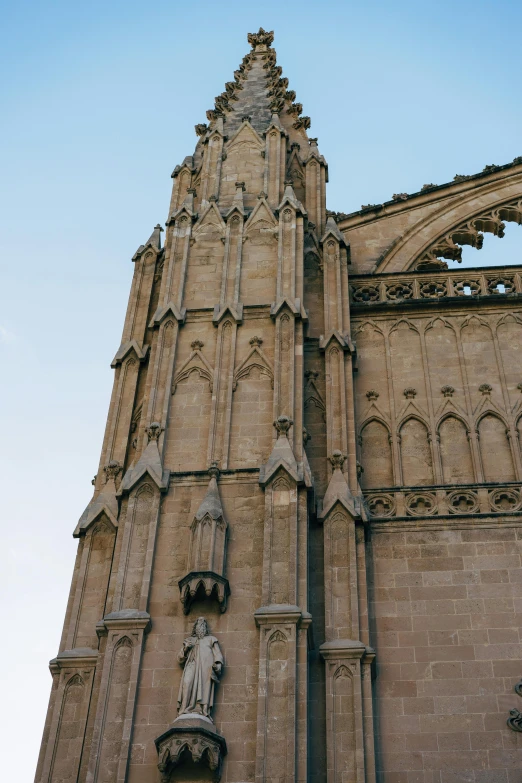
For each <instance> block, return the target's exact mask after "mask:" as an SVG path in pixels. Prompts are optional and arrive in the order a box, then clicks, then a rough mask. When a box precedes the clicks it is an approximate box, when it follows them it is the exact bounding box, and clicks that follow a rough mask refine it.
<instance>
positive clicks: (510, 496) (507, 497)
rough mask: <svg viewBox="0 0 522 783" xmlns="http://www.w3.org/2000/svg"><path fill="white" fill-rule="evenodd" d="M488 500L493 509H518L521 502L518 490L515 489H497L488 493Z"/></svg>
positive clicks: (500, 510) (501, 510)
mask: <svg viewBox="0 0 522 783" xmlns="http://www.w3.org/2000/svg"><path fill="white" fill-rule="evenodd" d="M489 501H490V503H491V506H492V508H493V510H494V511H498V512H503V511H518V510H519V509H520V506H521V504H522V498H521V495H520V491H517V490H515V489H497V490H495V491H494V492H490V493H489Z"/></svg>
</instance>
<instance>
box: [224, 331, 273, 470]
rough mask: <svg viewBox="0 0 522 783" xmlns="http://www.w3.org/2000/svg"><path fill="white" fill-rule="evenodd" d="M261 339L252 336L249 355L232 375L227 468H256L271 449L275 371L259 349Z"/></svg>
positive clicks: (260, 348)
mask: <svg viewBox="0 0 522 783" xmlns="http://www.w3.org/2000/svg"><path fill="white" fill-rule="evenodd" d="M262 344H263V340H262V339H261V338H260V337H257V336H256V337H252V339H251V340H250V346H251V349H250V352H249V353H248V354H247V356H246V358H245V359H244V360H243V361H242V362H241V363H240V364H239V365H238V367H236V370H235V372H234V383H233V387H232V388H233V390H234V394H233V397H232V424H231V432H230V466H231V467H233V468H237V467H241V468H245V467H259V466H260V465H261V464H263V463H264V462H266V460H267V459H268V457H269V455H270V451H271V448H272V427H271V423H272V419H273V405H274V371H273V368H272V364H271V362H270V360H269V359H268V357H267V356H266V354H265V353H264V351H263V349H262V347H261V346H262Z"/></svg>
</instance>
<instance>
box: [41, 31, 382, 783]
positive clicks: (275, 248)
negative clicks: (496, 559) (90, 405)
mask: <svg viewBox="0 0 522 783" xmlns="http://www.w3.org/2000/svg"><path fill="white" fill-rule="evenodd" d="M248 40H249V43H250V44H251V51H250V52H249V53H248V54H247V55H246V56H245V57H244V58H243V61H242V63H241V65H240V67H239V69H238V70H237V71H235V73H234V77H233V80H232V81H230V82H227V84H226V86H225V91H224V92H223V93H222V94H221V95H219V96H218V97H217V98H216V99H215V105H214V108H213V109H211V110H209V111H208V112H207V121H208V122H207V123H205V124H203V123H201V124H198V125H196V134H197V136H198V141H197V144H196V148H195V151H194V153H193V155H190V156H188V157H185V158H184V159H183V162H182V163H181V164H180V165H179V166H176V168H175V169H174V172H173V175H172V176H173V189H172V198H171V203H170V208H169V213H168V219H167V222H166V229H165V243H164V247H162V246H161V241H160V240H161V238H160V231H161V228H160V226H156V228H155V229H154V231H153V233H152V235H151V237H150V239H149V240H148V241H147V242H146V243H145V244H144V245H140V246H139V248H138V250H137V251H136V254H135V255H134V257H133V262H134V264H135V271H134V278H133V282H132V289H131V295H130V299H129V307H128V311H127V317H126V320H125V326H124V331H123V337H122V343H121V346H120V348H119V349H118V351H117V353H116V356H115V359H114V362H113V366H114V368H115V383H114V391H113V395H112V399H111V406H110V411H109V417H108V422H107V429H106V434H105V439H104V444H103V449H102V457H101V461H100V469H99V471H98V475H97V477H96V481H95V490H94V496H93V499H92V501H91V503H90V504H89V506H88V508H87V509H86V510H85V512H84V514H83V515H82V517H81V519H80V522H79V524H78V526H77V528H76V530H75V535H77V536H78V537H79V554H78V560H77V565H76V569H75V574H74V579H73V585H72V590H71V599H70V602H69V607H68V610H67V617H66V622H65V629H64V635H63V639H62V644H61V646H60V652H59V654H58V656H57V657H56V659H55V660H54V661H53V662H52V672H53V677H54V688H53V694H52V697H51V703H50V707H49V718H48V723H47V726H46V732H45V735H44V742H43V745H42V756H41V760H40V764H39V768H38V772H37V777H36V780H37V783H58V781H60V782H63V783H65V781H73V780H74V781H78V782H79V783H80V782H81V783H83V782H84V781H86V782H87V783H109V781H110V782H111V783H112V781H119V782H120V783H124V781H133V780H138V779H139V780H140V781H141V783H148V782H149V781H150V783H152V781H157V780H158V776H159V775H160V774H161V779H162V780H163V781H165V782H166V781H167V780H170V776H171V775H176V774H177V773H175V772H174V769H175V767H177V766H179V765H183V767H184V771H183V772H182V773H181V774H182V775H183V777H184V779H185V778H186V779H187V780H191V779H192V777H194V776H195V777H194V779H196V778H197V779H198V780H199V779H200V776H201V775H203V776H205V775H206V774H207V772H206V771H205V770H206V768H207V767H210V769H211V770H212V771H213V773H214V774H215V775H219V774H221V773H222V774H223V775H224V776H225V779H226V780H227V781H230V782H231V783H245V781H254V779H255V780H256V781H258V783H265V781H266V783H269V782H270V781H274V782H275V781H276V780H277V781H280V780H283V779H284V781H285V782H286V783H291V782H292V781H302V783H304V782H305V781H306V780H308V779H309V777H310V776H311V775H312V774H313V775H317V774H319V767H318V763H319V762H318V759H317V751H316V750H313V749H312V748H311V747H310V746H309V737H310V736H319V737H323V743H324V738H325V737H326V743H327V747H328V783H342V782H343V781H346V780H348V779H350V780H352V779H353V780H357V781H360V782H361V783H362V781H363V780H365V781H366V783H368V782H369V781H372V780H373V777H372V774H373V773H372V769H373V767H372V763H371V762H367V761H366V760H365V759H366V757H365V753H366V752H369V753H370V754H372V753H373V750H370V751H367V749H368V748H372V747H373V745H372V742H373V739H372V737H370V735H371V692H367V691H364V687H361V671H362V670H363V669H364V667H365V666H366V664H367V663H368V662H369V661H371V660H372V655H371V654H370V652H369V650H368V633H367V630H366V632H362V631H361V622H362V621H361V619H360V616H361V611H362V613H363V615H364V612H365V609H364V607H365V606H366V597H365V594H364V595H363V594H361V595H360V596H359V592H358V591H359V586H358V581H357V579H358V578H357V569H358V568H359V570H360V569H361V568H363V569H364V567H365V566H364V547H363V549H362V550H361V548H360V547H359V550H358V551H359V558H360V557H361V556H362V558H363V560H362V561H361V560H360V559H359V561H358V560H357V554H356V539H357V541H360V540H364V534H363V533H362V534H361V533H360V532H359V530H358V528H359V526H360V525H361V523H362V521H361V507H360V502H359V500H358V484H357V476H356V468H355V434H354V431H353V415H352V413H351V412H350V411H351V408H350V406H351V404H352V399H353V394H352V391H351V388H352V386H351V385H352V368H351V360H352V353H353V345H352V343H351V340H350V335H349V317H348V299H347V296H348V285H347V274H348V273H347V261H348V249H347V246H346V243H345V242H344V239H343V237H342V235H341V234H340V233H339V231H338V229H337V227H336V225H335V223H334V222H333V221H332V220H331V219H330V220H328V221H327V215H326V204H325V186H326V181H327V166H326V162H325V160H324V158H323V156H322V155H321V154H320V152H319V150H318V145H317V139H315V138H309V137H308V134H307V131H308V129H309V127H310V119H309V118H308V117H306V116H303V115H302V106H301V104H299V103H297V102H296V95H295V93H294V92H293V91H292V90H291V89H289V84H288V80H287V79H286V78H284V77H283V76H282V69H281V68H280V67H279V66H278V65H277V63H276V53H275V50H274V49H273V48H272V42H273V33H271V32H265V31H264V30H262V29H260V30H259V32H258V33H256V34H251V35H249V36H248ZM323 279H324V280H323ZM323 292H324V295H323ZM309 311H310V312H309ZM325 366H326V368H327V369H326V373H327V375H326V378H327V384H328V385H327V388H326V391H325V389H324V367H325ZM316 367H319V368H321V371H322V379H320V380H318V379H317V376H318V375H319V374H321V373H320V371H319V370H316V369H315V368H316ZM305 369H307V373H306V378H307V380H306V381H305ZM314 373H315V375H314ZM311 375H313V383H312V380H311ZM319 387H322V389H323V391H322V392H321V391H320V390H319ZM312 389H313V394H314V395H315V396H314V397H313V399H314V405H318V406H319V407H321V406H322V409H323V411H324V414H325V422H326V423H325V424H324V423H323V424H322V425H321V426H322V427H323V429H324V427H326V431H327V438H326V439H324V438H321V437H319V438H318V440H317V445H316V446H315V448H312V449H311V452H310V453H311V464H310V463H309V461H308V457H307V454H306V451H305V444H306V442H307V441H308V440H309V438H310V435H311V434H312V435H314V427H316V423H315V420H314V417H313V415H310V413H311V409H310V407H309V406H310V399H311V396H310V394H309V392H310V391H311V390H312ZM314 437H315V435H314ZM321 441H323V445H321ZM346 457H347V459H346ZM328 458H330V461H329V460H328ZM314 478H315V483H316V486H317V490H318V492H319V495H320V496H321V497H322V495H323V494H324V493H325V492H326V495H325V499H324V503H323V504H320V506H319V510H320V520H321V523H323V522H324V531H325V532H324V534H325V552H326V559H325V563H324V569H325V578H326V580H327V586H326V595H327V608H326V625H325V624H324V621H323V618H322V605H321V603H322V602H321V600H320V599H317V598H316V597H312V603H314V606H315V608H314V613H313V614H312V611H311V609H312V608H313V607H312V606H311V598H310V597H311V592H312V591H311V587H310V582H309V576H310V569H311V567H312V568H321V569H322V567H323V564H322V563H320V562H319V561H318V560H317V558H315V559H313V558H312V560H311V555H310V545H309V535H310V530H311V526H312V525H313V526H314V530H315V531H318V530H320V528H318V527H317V521H316V501H317V500H318V499H320V498H317V497H316V495H315V493H314ZM327 488H328V489H327ZM326 490H327V491H326ZM356 528H357V532H356ZM361 535H362V536H363V538H362V539H361ZM361 552H362V555H361ZM361 562H362V565H361ZM201 617H203V618H204V619H205V620H206V625H205V624H204V623H200V620H198V618H200V619H201ZM196 620H197V622H196ZM200 627H201V628H203V627H205V628H207V629H208V628H210V631H208V634H211V636H210V635H208V634H207V636H204V637H201V638H202V639H203V638H205V639H217V640H219V647H220V649H221V650H222V652H223V655H224V660H225V668H224V670H223V671H224V674H223V677H222V681H221V682H220V683H218V679H219V677H218V676H217V674H216V672H217V670H214V674H216V676H215V677H214V679H212V666H211V663H210V664H209V666H208V667H207V664H206V663H205V661H204V660H203V659H199V658H198V659H197V660H198V662H197V663H196V662H195V661H196V659H195V658H194V657H193V656H194V655H196V653H191V652H190V651H191V650H192V649H194V650H200V651H201V652H198V653H197V655H198V656H199V655H204V654H206V653H204V652H203V650H205V649H207V648H208V649H210V647H212V645H213V644H214V642H208V643H207V642H205V644H203V641H201V640H200V639H199V637H196V636H194V635H193V634H192V636H191V633H192V632H191V629H192V628H200ZM312 627H313V629H314V632H313V633H312ZM194 633H195V632H194ZM365 634H366V635H365ZM184 638H185V641H184V642H183V639H184ZM191 640H192V641H191ZM182 642H183V655H182V661H183V665H184V667H185V669H184V674H183V682H182V686H181V689H183V688H185V687H187V688H188V685H187V683H189V681H190V677H191V674H190V673H191V671H192V669H191V666H195V667H196V668H195V669H194V671H196V670H197V671H198V672H201V674H198V676H201V678H202V680H201V683H200V686H199V685H198V688H199V687H200V688H201V694H203V693H206V694H207V695H206V696H203V695H202V696H201V699H202V700H201V701H200V700H198V699H197V698H196V699H195V700H194V698H193V697H192V695H191V696H190V698H189V697H188V696H186V695H185V696H183V697H182V701H183V704H184V711H183V720H182V721H181V722H180V721H179V720H178V722H176V714H177V713H176V709H177V708H176V700H177V694H178V692H180V693H181V691H180V690H179V688H180V681H181V676H182V669H181V668H180V666H179V665H178V663H177V659H176V655H175V652H174V651H175V650H176V649H178V648H179V647H180V646H181V644H182ZM323 642H326V643H325V644H322V647H321V648H320V649H321V654H322V657H323V658H324V660H325V661H326V674H325V670H324V668H323V667H324V666H325V664H324V662H322V661H321V660H320V658H319V646H320V645H321V643H323ZM216 643H217V642H216ZM198 645H199V646H198ZM205 645H207V646H206V647H205ZM209 645H210V647H209ZM180 660H181V659H180ZM221 673H222V670H221V668H220V670H219V676H221ZM207 674H208V676H209V677H210V678H211V679H212V683H213V684H212V694H214V689H215V692H216V693H215V696H214V695H213V696H212V699H210V697H209V696H208V693H209V692H210V691H208V687H210V685H208V683H207V684H206V680H205V678H206V677H207ZM194 676H195V675H194ZM366 676H367V675H366ZM311 682H313V683H314V685H313V686H310V683H311ZM365 682H366V680H365ZM368 682H369V681H368ZM207 686H208V687H207ZM310 688H311V690H310V693H309V689H310ZM314 688H315V690H314ZM339 688H341V689H342V690H341V691H338V689H339ZM205 689H207V690H205ZM183 692H184V691H183ZM187 692H188V691H187ZM199 692H200V691H198V690H197V689H195V690H193V688H192V685H190V694H192V693H199ZM363 692H364V693H365V699H366V700H365V701H364V703H363ZM184 693H185V692H184ZM368 694H369V695H368ZM180 698H181V697H180ZM325 700H327V703H328V704H329V705H330V706H331V710H332V716H333V717H331V718H329V719H328V721H325V719H324V712H322V708H321V706H320V705H321V704H324V703H325ZM210 703H212V704H213V715H212V716H211V715H210V713H209V706H208V705H209V704H210ZM330 703H331V704H330ZM202 704H205V705H206V707H205V710H203V711H202V708H200V707H201V705H202ZM198 705H200V706H198ZM310 705H312V706H310ZM191 710H192V712H193V718H194V720H192V718H191V712H190V711H191ZM368 711H369V712H368ZM180 720H181V719H180ZM365 720H366V723H364V721H365ZM340 727H342V728H340ZM349 727H351V728H349ZM185 751H186V752H185ZM225 754H226V758H225ZM314 754H315V755H314ZM194 765H198V766H199V767H202V769H203V770H204V771H203V772H202V771H201V770H199V771H198V770H196V771H195V768H194ZM314 765H315V766H314ZM158 770H159V771H158ZM208 774H210V773H208ZM347 776H348V777H347ZM365 776H366V777H365Z"/></svg>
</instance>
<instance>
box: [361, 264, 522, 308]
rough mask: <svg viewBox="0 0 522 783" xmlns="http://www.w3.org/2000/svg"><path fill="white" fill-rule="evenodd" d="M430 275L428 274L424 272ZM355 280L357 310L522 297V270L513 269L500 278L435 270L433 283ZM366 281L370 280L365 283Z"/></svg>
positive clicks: (490, 274) (413, 279) (373, 278)
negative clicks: (437, 302) (367, 307)
mask: <svg viewBox="0 0 522 783" xmlns="http://www.w3.org/2000/svg"><path fill="white" fill-rule="evenodd" d="M424 271H428V270H424ZM361 278H362V279H356V278H355V279H354V278H352V285H351V287H350V289H351V290H350V295H351V300H352V304H353V306H354V307H357V308H359V307H362V306H370V305H371V306H375V305H377V304H379V305H381V304H382V303H386V304H388V305H393V304H399V305H401V304H402V305H410V303H413V302H414V301H419V300H423V299H425V300H435V301H437V300H440V299H443V298H444V299H455V300H456V299H459V300H460V304H462V303H463V302H464V301H466V300H468V301H469V302H472V301H474V298H475V297H477V296H494V297H495V298H498V299H500V298H501V297H504V296H520V295H521V294H522V268H521V267H511V269H510V271H509V273H507V274H506V273H504V272H503V273H502V274H498V273H495V272H491V271H490V272H488V271H484V273H475V274H473V276H468V275H463V274H462V272H460V271H458V270H455V271H453V270H451V271H449V270H448V271H447V272H445V273H443V272H441V270H440V268H435V269H434V271H433V273H432V274H431V275H430V278H429V279H426V278H423V277H422V276H420V275H419V277H417V276H415V277H409V278H405V279H402V280H398V281H396V282H394V283H393V284H392V285H390V283H389V278H387V277H386V276H384V275H383V276H380V275H372V276H371V277H367V276H364V277H363V276H361ZM365 278H366V279H365Z"/></svg>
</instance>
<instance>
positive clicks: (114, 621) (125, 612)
mask: <svg viewBox="0 0 522 783" xmlns="http://www.w3.org/2000/svg"><path fill="white" fill-rule="evenodd" d="M150 626H151V621H150V614H149V613H148V612H140V611H138V610H137V609H122V610H121V611H119V612H111V613H110V614H107V615H105V617H104V618H103V620H100V622H99V623H97V625H96V633H97V634H98V636H103V635H104V634H105V633H107V631H109V630H112V629H116V630H126V629H130V628H138V629H143V630H144V631H145V633H147V631H149V630H150Z"/></svg>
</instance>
